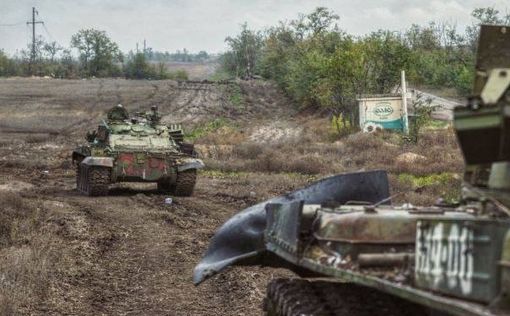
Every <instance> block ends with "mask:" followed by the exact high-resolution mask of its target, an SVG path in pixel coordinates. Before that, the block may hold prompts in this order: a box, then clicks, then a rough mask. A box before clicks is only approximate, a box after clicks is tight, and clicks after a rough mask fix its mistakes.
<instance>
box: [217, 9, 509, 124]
mask: <svg viewBox="0 0 510 316" xmlns="http://www.w3.org/2000/svg"><path fill="white" fill-rule="evenodd" d="M472 16H473V17H474V18H475V20H476V23H474V24H472V25H470V26H468V27H467V28H466V29H465V30H464V31H462V32H461V31H459V30H458V29H457V28H456V26H455V25H453V24H449V23H437V22H430V23H429V24H428V25H425V26H420V25H412V26H410V27H409V28H408V29H407V30H406V31H400V32H392V31H389V30H379V31H376V32H372V33H370V34H367V35H365V36H353V35H350V34H348V33H346V32H345V31H343V30H341V29H340V28H339V27H338V25H337V22H338V20H339V19H340V17H339V16H338V15H337V14H335V13H334V12H332V11H331V10H329V9H327V8H324V7H319V8H317V9H315V11H313V12H311V13H310V14H301V15H299V16H298V18H297V19H295V20H291V21H290V22H279V23H278V24H277V25H275V26H272V27H270V28H267V29H265V30H262V31H257V30H251V29H249V28H248V26H247V24H243V25H242V26H241V30H240V32H239V34H237V35H236V36H233V37H227V38H226V43H227V44H228V46H229V50H228V51H227V52H226V53H225V54H224V55H223V56H222V57H221V61H222V67H223V69H224V70H225V71H226V72H228V73H229V74H230V75H232V76H237V77H244V78H251V77H256V76H261V77H263V78H266V79H271V80H273V81H275V82H276V83H277V84H278V85H279V86H280V87H281V88H282V89H283V91H285V92H286V93H287V94H288V95H289V96H290V97H292V98H293V99H294V100H296V101H297V103H298V104H299V105H301V106H303V107H307V106H312V107H317V108H326V109H330V110H332V111H333V112H334V113H336V114H337V115H341V116H342V119H343V120H344V121H345V120H348V121H350V122H351V123H354V122H355V120H356V118H357V113H355V112H356V110H357V107H356V106H354V105H355V99H356V96H358V95H360V94H374V93H376V94H377V93H389V92H391V91H392V90H393V89H394V88H395V87H396V86H397V85H398V84H399V81H400V71H401V70H406V73H407V79H408V81H410V82H411V83H412V84H414V85H421V86H428V87H433V88H453V89H456V90H457V91H458V92H459V93H461V94H465V93H468V91H469V90H470V88H471V84H472V81H473V65H474V62H475V49H476V43H477V34H478V27H479V24H481V23H489V24H509V23H510V15H506V16H504V15H502V14H500V12H498V10H496V9H494V8H478V9H475V10H474V11H473V12H472Z"/></svg>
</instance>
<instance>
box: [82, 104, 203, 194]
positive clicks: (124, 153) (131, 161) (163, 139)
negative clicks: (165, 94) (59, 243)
mask: <svg viewBox="0 0 510 316" xmlns="http://www.w3.org/2000/svg"><path fill="white" fill-rule="evenodd" d="M86 138H87V141H88V144H87V145H85V146H81V147H78V148H76V149H75V150H74V151H73V153H72V160H73V163H76V166H77V167H76V186H77V188H78V190H79V191H81V192H83V193H84V194H87V195H96V196H97V195H106V194H108V186H109V184H111V183H116V182H157V184H158V189H159V190H162V191H165V192H168V193H170V194H175V195H180V196H189V195H191V194H192V193H193V189H194V187H195V182H196V176H197V169H200V168H203V167H204V164H203V163H202V161H201V160H199V159H197V158H196V154H195V151H194V149H193V145H192V144H187V143H184V135H183V132H182V129H181V127H180V126H179V125H170V126H166V125H163V124H161V123H160V116H159V114H158V111H157V107H152V109H151V111H149V112H146V113H136V114H135V115H134V116H133V117H130V116H129V114H128V112H127V111H126V109H124V107H122V105H118V106H116V107H114V108H112V109H111V110H110V111H109V112H108V117H107V120H106V121H105V120H103V122H102V124H100V125H99V127H98V128H97V131H93V132H91V133H87V137H86Z"/></svg>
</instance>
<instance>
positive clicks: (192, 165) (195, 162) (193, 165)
mask: <svg viewBox="0 0 510 316" xmlns="http://www.w3.org/2000/svg"><path fill="white" fill-rule="evenodd" d="M204 167H205V164H204V163H203V162H202V160H200V159H195V158H189V159H185V160H183V161H182V162H181V163H180V164H179V165H177V171H178V172H182V171H186V170H189V169H202V168H204Z"/></svg>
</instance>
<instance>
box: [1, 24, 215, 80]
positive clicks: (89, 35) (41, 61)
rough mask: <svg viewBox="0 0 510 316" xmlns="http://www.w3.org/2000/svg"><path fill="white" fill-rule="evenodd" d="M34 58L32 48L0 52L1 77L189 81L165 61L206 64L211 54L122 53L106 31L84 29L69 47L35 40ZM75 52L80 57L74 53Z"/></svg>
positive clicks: (30, 46)
mask: <svg viewBox="0 0 510 316" xmlns="http://www.w3.org/2000/svg"><path fill="white" fill-rule="evenodd" d="M34 48H35V59H33V58H32V45H29V46H28V47H27V48H26V49H23V50H21V52H20V53H19V54H17V55H16V56H14V57H9V56H7V54H5V53H4V52H3V51H2V50H0V77H2V76H4V77H8V76H30V75H37V76H50V77H55V78H87V77H126V78H132V79H144V78H146V79H148V78H150V79H178V80H186V79H188V74H187V73H186V72H185V71H184V70H178V71H175V72H170V71H168V70H167V68H166V65H165V62H171V61H178V62H200V61H201V62H203V61H207V60H208V59H209V58H210V55H209V54H208V53H207V52H205V51H201V52H199V53H197V54H193V53H190V52H188V51H187V50H186V49H184V50H182V51H180V50H178V51H177V52H176V53H168V52H164V53H163V52H158V51H154V50H153V49H152V48H150V47H149V48H147V49H145V50H144V51H142V52H133V51H130V52H129V53H128V54H123V53H122V52H121V51H120V49H119V47H118V45H117V43H115V42H114V41H113V40H112V39H111V38H110V37H109V36H108V35H107V34H106V32H104V31H100V30H96V29H84V30H80V31H78V32H77V33H76V34H74V35H73V36H72V38H71V43H70V47H69V48H65V47H62V46H61V45H59V44H58V43H57V42H55V41H52V42H45V41H44V40H43V39H42V37H39V38H37V39H36V41H35V47H34ZM72 49H76V51H77V52H78V56H77V57H75V56H74V55H73V54H72Z"/></svg>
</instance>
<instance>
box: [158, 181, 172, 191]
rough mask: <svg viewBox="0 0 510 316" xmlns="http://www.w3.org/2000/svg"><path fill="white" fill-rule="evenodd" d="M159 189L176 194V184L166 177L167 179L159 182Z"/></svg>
mask: <svg viewBox="0 0 510 316" xmlns="http://www.w3.org/2000/svg"><path fill="white" fill-rule="evenodd" d="M158 191H161V192H165V193H170V194H174V193H175V184H174V183H172V182H171V181H170V180H168V179H165V181H160V182H158Z"/></svg>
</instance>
